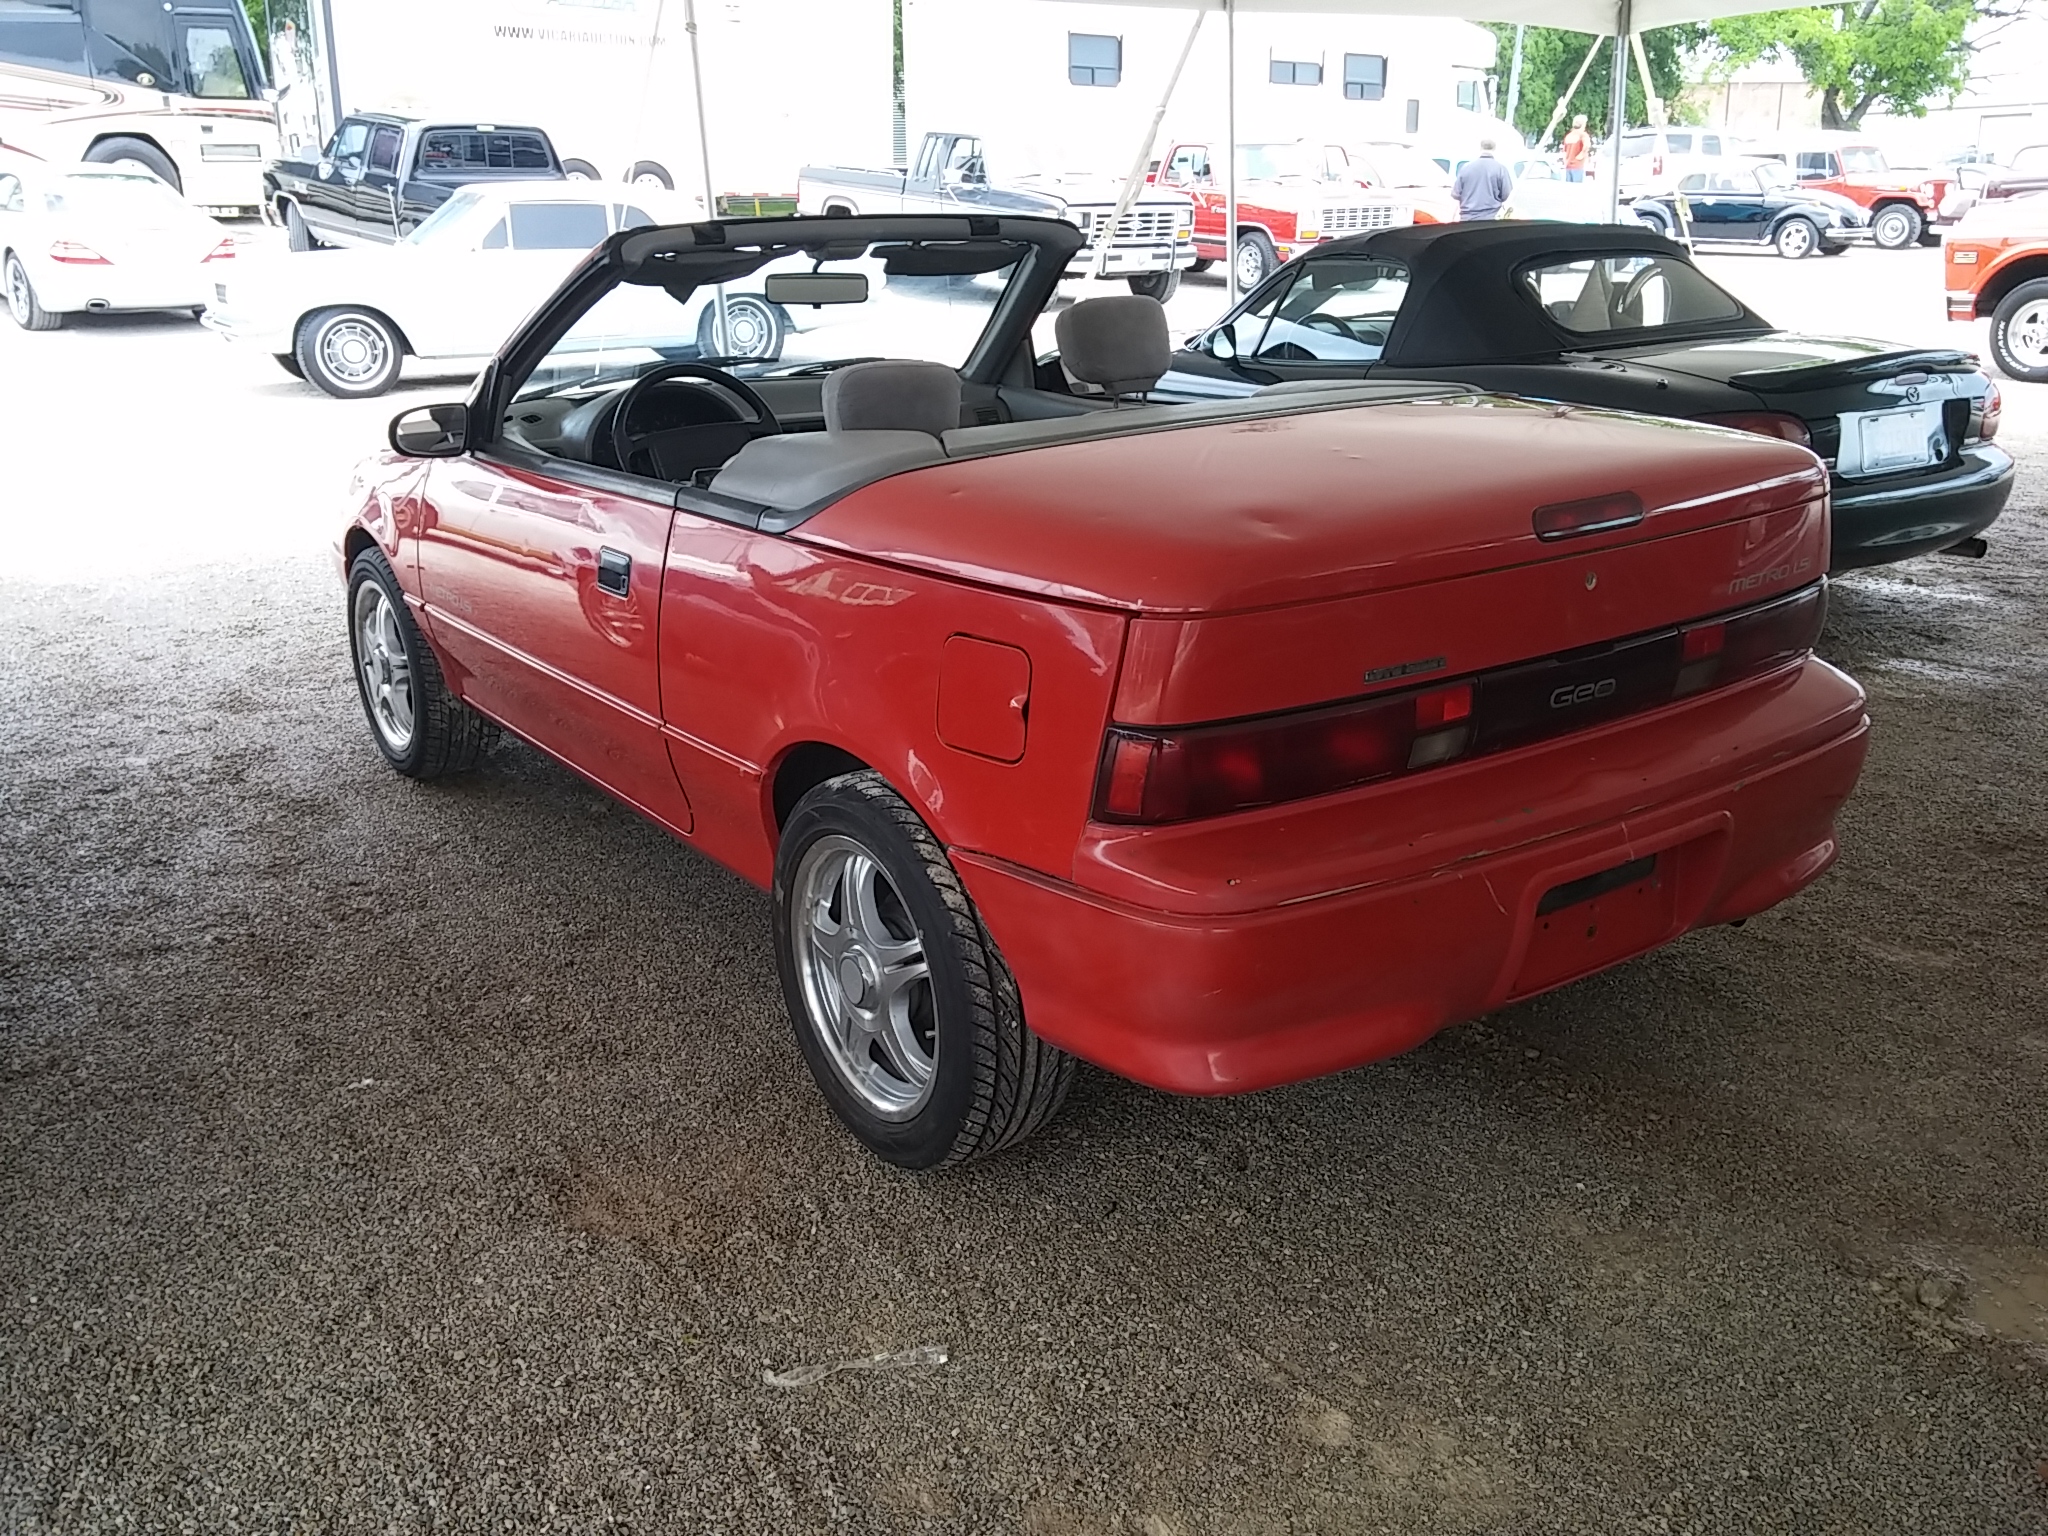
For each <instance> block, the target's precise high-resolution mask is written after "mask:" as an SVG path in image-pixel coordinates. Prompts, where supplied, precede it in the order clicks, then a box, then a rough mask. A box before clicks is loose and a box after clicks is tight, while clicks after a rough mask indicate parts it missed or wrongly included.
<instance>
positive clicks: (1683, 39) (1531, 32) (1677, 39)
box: [1487, 22, 1704, 138]
mask: <svg viewBox="0 0 2048 1536" xmlns="http://www.w3.org/2000/svg"><path fill="white" fill-rule="evenodd" d="M1487 25H1488V26H1490V27H1491V28H1492V30H1493V33H1494V35H1495V36H1496V37H1497V38H1499V39H1500V46H1499V48H1498V49H1497V50H1496V53H1495V62H1494V67H1493V70H1492V74H1493V77H1494V82H1495V83H1494V92H1493V99H1494V100H1495V101H1497V102H1500V103H1502V104H1503V105H1505V103H1506V101H1507V73H1508V61H1509V60H1510V59H1511V58H1512V57H1513V56H1514V51H1515V29H1514V26H1513V24H1512V23H1509V22H1489V23H1488V24H1487ZM1703 35H1704V30H1703V29H1702V28H1700V27H1697V26H1689V25H1688V26H1679V27H1658V28H1656V29H1655V30H1654V31H1650V32H1645V33H1644V34H1643V53H1644V55H1645V56H1646V57H1647V58H1648V59H1649V61H1650V78H1651V80H1653V81H1654V82H1656V86H1657V94H1658V95H1659V96H1661V97H1663V98H1664V101H1665V104H1666V110H1667V111H1669V112H1671V113H1673V114H1674V115H1675V114H1676V112H1677V105H1676V98H1677V96H1678V94H1679V92H1680V91H1681V90H1683V89H1684V88H1685V82H1686V55H1687V51H1688V50H1689V49H1690V48H1692V47H1693V46H1695V45H1696V44H1697V43H1698V41H1699V40H1700V38H1701V37H1702V36H1703ZM1592 46H1593V38H1592V37H1591V36H1590V35H1589V34H1587V33H1584V32H1566V31H1564V30H1562V29H1561V28H1558V27H1530V28H1529V29H1528V30H1527V31H1526V32H1525V33H1524V35H1523V38H1522V95H1521V99H1520V100H1519V101H1518V102H1516V104H1515V126H1516V127H1517V128H1519V129H1520V130H1521V131H1522V133H1523V134H1524V135H1525V136H1526V137H1530V138H1534V137H1535V136H1536V135H1537V134H1539V133H1541V132H1542V131H1543V127H1544V125H1545V124H1546V123H1548V122H1549V121H1550V114H1551V110H1552V109H1553V108H1554V107H1555V106H1556V105H1557V98H1558V96H1559V95H1560V94H1561V93H1562V92H1563V90H1564V88H1565V87H1566V86H1568V85H1570V84H1571V83H1572V75H1573V73H1574V72H1575V71H1576V70H1577V69H1578V67H1579V61H1580V60H1581V59H1583V58H1584V57H1585V56H1586V50H1587V49H1588V48H1590V47H1592ZM1624 51H1625V50H1624ZM1613 68H1614V40H1613V39H1612V38H1606V39H1603V40H1602V42H1601V47H1600V51H1599V53H1598V54H1597V55H1596V56H1595V57H1594V59H1593V62H1592V65H1591V66H1590V67H1589V68H1588V69H1587V70H1586V78H1585V79H1583V80H1581V81H1580V82H1579V88H1578V89H1577V90H1576V91H1574V92H1573V93H1572V99H1571V100H1570V101H1569V102H1567V103H1566V104H1565V110H1564V118H1563V121H1562V124H1561V125H1560V129H1559V131H1560V132H1562V130H1563V128H1564V127H1569V126H1570V124H1571V120H1572V117H1573V115H1574V114H1575V113H1579V112H1583V113H1585V114H1586V120H1587V121H1588V122H1589V123H1591V124H1592V125H1593V128H1594V130H1595V131H1596V132H1599V131H1602V129H1603V125H1604V124H1605V123H1606V122H1607V119H1608V114H1609V110H1610V108H1609V104H1608V92H1609V90H1610V89H1611V88H1612V85H1611V82H1612V81H1613V79H1614V75H1613ZM1625 116H1626V119H1627V121H1628V122H1630V123H1646V122H1648V121H1649V107H1648V104H1647V103H1645V102H1644V100H1643V82H1642V80H1641V78H1640V77H1639V76H1638V75H1637V73H1636V67H1635V61H1634V60H1633V59H1629V60H1628V103H1627V107H1626V109H1625Z"/></svg>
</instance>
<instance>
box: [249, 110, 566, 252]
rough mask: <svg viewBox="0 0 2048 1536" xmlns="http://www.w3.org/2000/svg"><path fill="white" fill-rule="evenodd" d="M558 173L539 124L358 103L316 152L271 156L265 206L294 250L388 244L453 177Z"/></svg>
mask: <svg viewBox="0 0 2048 1536" xmlns="http://www.w3.org/2000/svg"><path fill="white" fill-rule="evenodd" d="M565 177H566V173H565V172H564V171H563V170H562V161H561V157H560V156H558V155H557V154H556V153H555V146H554V145H553V144H552V143H551V142H549V140H548V136H547V135H546V134H545V133H543V132H541V131H540V129H538V128H507V127H501V126H499V125H497V124H495V123H427V122H421V121H419V120H417V119H415V118H409V117H390V116H386V115H385V114H383V113H378V112H358V113H353V114H351V115H350V116H348V117H344V118H343V119H342V120H341V126H340V127H338V128H336V129H335V130H334V137H333V138H331V139H329V140H328V141H327V144H326V146H325V147H324V148H322V149H321V150H320V151H319V152H318V154H309V153H306V152H301V153H299V154H297V155H288V156H285V157H284V158H282V159H278V160H273V161H271V162H270V165H269V166H268V168H266V169H265V171H264V173H263V201H264V207H263V211H264V215H265V217H266V218H269V219H272V220H274V221H275V222H277V223H279V224H282V225H283V226H284V228H285V231H286V233H287V234H288V235H289V236H290V238H291V246H292V249H293V250H295V251H310V250H313V249H315V248H317V247H319V246H323V245H392V244H395V243H396V242H398V241H400V240H402V239H404V238H405V237H406V236H407V235H409V234H411V233H412V231H413V230H414V229H415V228H416V227H417V226H418V225H419V224H420V222H421V221H422V220H424V219H425V218H426V217H427V215H429V214H431V213H432V212H433V211H434V210H435V209H436V208H439V207H440V206H441V205H442V204H443V203H445V202H447V201H448V199H449V198H450V197H452V196H453V195H454V193H455V190H456V188H458V187H464V186H468V185H469V184H470V183H472V182H478V181H561V180H564V179H565Z"/></svg>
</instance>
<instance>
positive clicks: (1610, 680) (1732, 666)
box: [1094, 582, 1827, 826]
mask: <svg viewBox="0 0 2048 1536" xmlns="http://www.w3.org/2000/svg"><path fill="white" fill-rule="evenodd" d="M1826 619H1827V585H1826V583H1825V582H1816V583H1815V584H1814V585H1812V586H1810V587H1805V588H1802V589H1801V590H1800V591H1798V592H1794V593H1792V594H1790V595H1788V596H1786V597H1782V598H1777V599H1775V600H1773V601H1771V602H1768V603H1763V604H1760V605H1758V606H1756V607H1752V608H1744V609H1739V610H1737V611H1735V612H1732V613H1727V614H1721V615H1718V616H1716V617H1713V618H1707V619H1700V620H1696V621H1694V622H1692V623H1688V624H1682V625H1676V626H1673V627H1671V628H1668V629H1659V630H1654V631H1651V632H1650V633H1648V634H1641V635H1631V636H1629V637H1627V638H1625V639H1621V640H1616V641H1612V642H1610V643H1608V644H1604V645H1599V646H1593V647H1588V648H1586V649H1584V650H1578V651H1569V652H1566V653H1564V654H1561V655H1557V656H1547V657H1544V658H1542V659H1540V660H1537V661H1529V662H1521V663H1518V664H1516V665H1513V666H1507V667H1497V668H1494V669H1493V670H1491V671H1487V672H1481V673H1478V674H1476V675H1475V676H1472V677H1468V678H1463V679H1460V680H1458V681H1455V682H1449V683H1438V684H1434V685H1432V686H1430V687H1427V688H1412V689H1404V690H1402V691H1401V692H1399V693H1387V694H1377V695H1374V696H1373V697H1370V698H1366V699H1359V700H1355V701H1353V702H1350V703H1346V704H1336V705H1325V706H1322V707H1320V708H1317V709H1310V710H1295V711H1290V712H1289V713H1286V714H1282V715H1264V716H1260V717H1258V718H1255V719H1250V720H1237V721H1230V722H1226V723H1222V724H1215V725H1198V726H1180V727H1173V728H1168V729H1163V730H1154V729H1147V728H1143V727H1137V726H1121V725H1120V726H1113V727H1112V728H1111V729H1110V731H1109V734H1108V737H1107V739H1106V740H1105V742H1104V744H1103V752H1102V765H1101V768H1100V770H1099V772H1098V774H1097V777H1096V783H1095V813H1094V814H1095V818H1096V820H1098V821H1107V822H1120V823H1125V824H1135V825H1147V826H1155V825H1164V824H1166V823H1169V822H1179V821H1193V820H1197V819H1199V818H1202V817H1207V816H1222V815H1227V814H1229V813H1230V812H1232V811H1245V810H1251V809H1254V808H1255V807H1258V806H1262V805H1277V804H1282V803H1285V802H1287V801H1290V800H1304V799H1307V798H1309V797H1310V796H1312V795H1327V794H1333V793H1335V792H1336V791H1338V790H1344V789H1355V788H1357V787H1358V786H1360V785H1362V784H1371V783H1375V782H1377V781H1380V780H1385V779H1393V778H1399V777H1401V776H1403V775H1406V774H1412V773H1421V772H1425V771H1427V770H1429V769H1432V768H1437V767H1441V766H1443V765H1444V764H1447V763H1455V762H1464V761H1467V760H1469V759H1471V758H1475V757H1481V756H1484V755H1486V754H1488V753H1493V752H1503V751H1506V750H1508V749H1510V748H1512V747H1520V746H1527V745H1529V744H1530V743H1532V742H1537V741H1542V740H1545V739H1548V738H1550V737H1555V736H1562V735H1565V734H1568V733H1569V732H1572V731H1578V730H1584V729H1586V728H1587V727H1589V726H1593V725H1599V724H1603V723H1605V722H1607V721H1609V720H1614V719H1617V718H1620V717H1621V716H1624V715H1632V714H1637V713H1641V712H1643V711H1645V710H1650V709H1655V708H1657V707H1658V706H1660V705H1664V704H1670V703H1674V702H1676V701H1677V700H1680V699H1685V698H1690V697H1693V696H1694V695H1697V694H1700V693H1704V692H1706V691H1708V690H1709V689H1714V688H1723V687H1727V686H1728V685H1730V684H1732V683H1738V682H1741V681H1743V680H1744V679H1746V678H1752V677H1757V676H1759V675H1761V674H1763V673H1765V672H1769V671H1772V670H1774V669H1775V668H1778V667H1781V666H1784V665H1786V664H1787V663H1790V662H1792V661H1795V660H1797V659H1798V658H1800V657H1802V656H1805V655H1806V654H1807V653H1808V652H1810V651H1811V650H1812V649H1813V646H1814V642H1815V641H1816V640H1818V639H1819V637H1820V632H1821V627H1822V625H1823V624H1824V623H1825V621H1826Z"/></svg>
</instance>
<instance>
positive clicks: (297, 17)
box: [242, 0, 311, 77]
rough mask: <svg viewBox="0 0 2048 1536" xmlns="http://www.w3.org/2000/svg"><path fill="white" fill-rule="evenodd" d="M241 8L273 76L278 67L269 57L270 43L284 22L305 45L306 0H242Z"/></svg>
mask: <svg viewBox="0 0 2048 1536" xmlns="http://www.w3.org/2000/svg"><path fill="white" fill-rule="evenodd" d="M242 9H243V10H244V11H246V12H248V14H249V28H250V30H251V31H253V32H254V33H255V34H256V46H257V47H258V48H259V49H261V50H262V52H263V57H264V59H265V60H266V61H267V62H268V63H269V65H270V72H271V74H272V76H273V77H274V76H275V75H276V74H277V73H278V69H277V61H276V60H275V59H272V58H271V57H270V45H271V40H272V38H273V37H274V36H275V35H276V34H277V32H278V31H279V30H280V29H281V28H282V27H283V26H284V24H285V23H286V22H287V21H289V22H290V23H291V24H292V26H293V28H294V29H295V30H296V31H297V32H298V35H299V37H300V39H301V40H302V41H301V44H300V46H301V47H302V48H303V47H304V46H305V43H304V41H303V40H304V39H306V38H308V37H310V36H311V31H310V26H309V21H308V18H307V16H306V0H242Z"/></svg>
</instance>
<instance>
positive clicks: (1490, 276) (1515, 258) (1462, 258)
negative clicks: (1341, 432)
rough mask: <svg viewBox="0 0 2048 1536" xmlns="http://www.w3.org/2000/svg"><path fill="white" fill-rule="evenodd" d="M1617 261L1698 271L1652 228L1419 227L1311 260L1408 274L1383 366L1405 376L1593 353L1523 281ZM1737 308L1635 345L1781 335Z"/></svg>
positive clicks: (1346, 242) (1334, 246)
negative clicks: (1538, 266)
mask: <svg viewBox="0 0 2048 1536" xmlns="http://www.w3.org/2000/svg"><path fill="white" fill-rule="evenodd" d="M1617 254H1618V255H1642V256H1664V257H1670V258H1674V259H1676V260H1678V261H1682V262H1685V263H1686V264H1688V265H1691V264H1692V256H1691V255H1690V253H1688V252H1687V250H1686V248H1685V247H1684V246H1682V245H1680V244H1679V243H1678V242H1677V241H1675V240H1670V239H1667V238H1665V237H1664V236H1663V235H1660V234H1657V233H1656V232H1655V231H1653V230H1651V229H1649V228H1648V227H1647V226H1644V227H1642V228H1637V229H1631V228H1629V227H1628V226H1626V225H1621V224H1563V223H1557V222H1554V221H1551V220H1539V219H1489V220H1485V221H1475V222H1473V223H1470V224H1411V225H1408V226H1407V227H1405V228H1402V229H1383V230H1378V231H1375V232H1374V233H1372V234H1369V235H1352V236H1349V237H1347V238H1345V239H1342V240H1332V241H1331V242H1330V243H1329V244H1327V245H1322V246H1318V247H1317V248H1316V250H1315V252H1314V253H1313V254H1312V255H1310V256H1309V257H1307V258H1306V259H1307V260H1309V261H1321V260H1323V259H1325V258H1326V257H1331V256H1378V257H1384V258H1385V259H1387V260H1389V261H1398V262H1400V263H1401V264H1402V265H1404V266H1405V267H1407V269H1408V297H1407V299H1406V300H1405V301H1404V302H1403V303H1402V305H1401V312H1400V314H1399V315H1398V316H1397V317H1396V318H1395V320H1394V328H1393V330H1392V331H1391V332H1390V333H1389V334H1388V336H1387V345H1386V350H1385V352H1383V353H1382V354H1381V358H1380V360H1381V362H1382V363H1385V364H1386V365H1388V366H1390V367H1396V368H1435V367H1455V366H1457V365H1460V364H1465V363H1481V362H1506V361H1509V360H1511V359H1514V358H1523V357H1554V356H1556V355H1557V354H1558V353H1559V352H1571V351H1583V350H1585V349H1586V348H1587V347H1588V345H1589V344H1591V343H1592V341H1593V338H1589V337H1586V336H1581V335H1578V334H1576V333H1574V332H1572V331H1569V330H1566V329H1565V328H1564V327H1563V326H1561V325H1559V324H1558V323H1557V322H1556V321H1555V320H1553V319H1551V317H1550V316H1549V315H1546V314H1545V313H1544V312H1543V311H1542V309H1540V308H1539V307H1538V306H1537V305H1535V304H1533V303H1531V302H1530V300H1529V298H1528V295H1527V294H1526V293H1524V292H1523V291H1522V290H1521V288H1520V285H1519V284H1517V283H1516V281H1515V275H1516V274H1517V273H1518V272H1520V271H1521V270H1522V269H1523V268H1524V267H1526V266H1530V265H1532V264H1534V263H1537V262H1547V261H1574V260H1582V259H1585V258H1587V257H1597V256H1607V255H1617ZM1716 286H1717V287H1718V286H1719V285H1718V284H1717V285H1716ZM1730 298H1731V299H1734V296H1733V295H1732V294H1731V295H1730ZM1734 302H1735V303H1736V304H1737V305H1738V306H1740V308H1741V311H1742V312H1741V314H1740V315H1738V316H1734V317H1732V318H1729V319H1725V320H1714V321H1708V322H1702V323H1695V324H1690V325H1670V326H1662V327H1660V328H1658V329H1657V330H1654V331H1639V332H1636V333H1634V334H1633V335H1632V336H1630V338H1629V339H1630V340H1631V341H1634V340H1638V339H1640V340H1643V341H1650V340H1661V339H1663V338H1666V337H1670V338H1674V339H1681V340H1685V339H1691V338H1693V337H1696V336H1704V335H1714V336H1727V335H1738V336H1742V335H1752V334H1755V333H1757V332H1764V331H1773V330H1776V329H1777V327H1776V326H1774V325H1772V324H1771V323H1770V322H1769V321H1768V320H1766V319H1764V318H1763V316H1761V315H1759V314H1757V313H1756V312H1755V311H1754V310H1752V309H1750V308H1749V306H1748V305H1746V304H1743V303H1742V301H1741V300H1740V299H1734Z"/></svg>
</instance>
